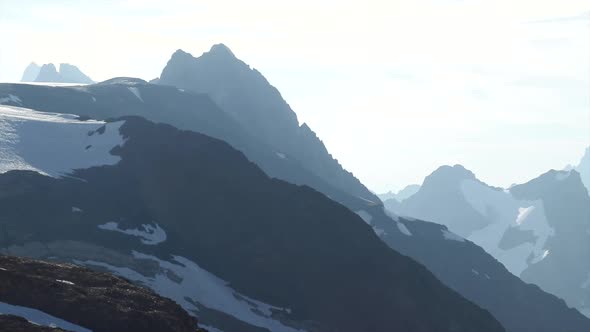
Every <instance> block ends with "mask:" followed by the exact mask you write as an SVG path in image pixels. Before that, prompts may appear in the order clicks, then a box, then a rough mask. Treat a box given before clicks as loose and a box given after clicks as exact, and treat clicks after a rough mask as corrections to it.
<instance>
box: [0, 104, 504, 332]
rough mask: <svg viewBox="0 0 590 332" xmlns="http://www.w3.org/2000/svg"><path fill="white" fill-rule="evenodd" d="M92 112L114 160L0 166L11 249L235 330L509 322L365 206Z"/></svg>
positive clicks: (152, 127) (473, 326) (464, 327)
mask: <svg viewBox="0 0 590 332" xmlns="http://www.w3.org/2000/svg"><path fill="white" fill-rule="evenodd" d="M53 116H56V115H53ZM7 117H9V116H7ZM31 117H32V115H31V114H28V115H27V118H29V119H30V118H31ZM37 118H39V117H37ZM21 119H22V117H21ZM37 121H41V120H37ZM47 121H49V120H47ZM17 122H18V121H17ZM51 122H53V123H56V124H55V126H59V127H69V126H71V125H76V126H80V125H81V124H80V123H79V122H82V123H84V122H85V121H78V122H75V123H74V124H72V123H65V124H64V122H63V121H56V120H51ZM4 123H5V125H7V126H8V125H11V123H12V122H11V120H10V119H8V120H5V121H4ZM88 126H89V127H88V128H87V131H81V132H80V134H79V135H80V136H79V137H78V138H76V139H75V140H76V141H77V140H82V141H84V140H97V137H98V136H103V135H111V136H113V137H122V138H123V143H119V145H117V146H115V147H114V148H113V149H111V154H112V155H114V156H116V157H118V158H120V160H119V161H118V162H117V163H116V164H111V163H104V159H101V160H100V163H98V164H97V165H96V166H94V167H90V168H81V169H76V170H74V171H69V172H62V173H60V175H54V176H53V177H50V176H46V175H41V174H39V172H43V173H46V174H53V173H52V172H48V171H46V170H47V167H52V163H51V160H53V158H49V159H47V160H41V161H38V162H37V163H35V167H36V169H37V172H35V171H30V170H13V171H9V172H7V173H4V174H2V175H0V188H2V192H1V194H0V230H1V232H0V247H1V248H2V251H3V252H5V253H10V254H14V255H19V256H32V257H40V258H50V257H53V258H55V259H59V260H63V261H71V262H75V263H77V264H82V265H87V266H91V267H93V268H96V269H105V270H109V271H112V272H114V273H116V274H119V275H122V276H124V277H125V278H127V279H129V280H133V281H135V282H137V283H140V284H143V285H146V286H149V287H151V288H153V289H154V290H156V291H157V292H159V293H160V294H162V295H164V296H167V297H170V298H172V299H174V300H175V301H176V302H178V303H179V304H180V305H182V306H183V307H184V308H185V309H186V310H188V311H190V312H191V313H195V314H198V315H199V319H200V320H201V321H202V322H203V323H205V324H206V325H213V326H215V327H217V328H220V329H222V330H224V331H243V330H251V331H297V330H310V331H334V330H337V331H359V330H363V331H365V330H372V331H391V330H404V331H433V330H435V331H474V330H477V331H503V330H504V329H503V328H502V327H501V326H500V324H499V323H498V322H497V321H496V320H495V319H494V318H493V317H492V316H491V315H490V314H489V313H488V312H486V311H485V310H482V309H480V308H478V307H477V306H476V305H474V304H473V303H471V302H469V301H467V300H465V299H463V298H462V297H461V296H459V295H458V294H457V293H455V292H453V291H451V290H450V289H448V288H447V287H446V286H444V285H443V284H441V283H440V282H439V281H438V280H437V279H436V278H435V277H434V276H433V275H432V274H431V273H430V272H428V271H427V270H426V269H425V268H424V267H422V266H421V265H419V264H417V263H416V262H414V261H413V260H411V259H409V258H407V257H405V256H402V255H400V254H398V253H397V252H395V251H393V250H391V249H390V248H388V247H387V246H386V245H385V244H383V243H382V242H381V241H380V240H379V238H378V237H377V236H376V235H375V234H374V232H373V230H372V229H371V228H370V227H369V226H368V225H366V224H365V223H364V222H363V221H362V220H361V218H360V217H358V216H357V215H356V214H354V213H352V212H351V211H349V210H348V209H347V208H345V207H344V206H342V205H340V204H338V203H336V202H334V201H332V200H330V199H328V198H327V197H325V196H324V195H322V194H320V193H318V192H317V191H315V190H313V189H311V188H309V187H306V186H296V185H293V184H289V183H286V182H283V181H280V180H277V179H272V178H269V177H268V176H266V175H265V174H264V173H263V172H262V171H261V170H260V169H259V168H258V167H257V166H256V165H255V164H253V163H251V162H250V161H248V160H247V159H246V158H245V157H244V155H243V154H241V153H240V152H238V151H236V150H235V149H233V148H232V147H231V146H229V145H228V144H226V143H224V142H222V141H219V140H216V139H213V138H211V137H207V136H205V135H202V134H198V133H194V132H184V131H179V130H177V129H175V128H173V127H171V126H168V125H162V124H158V125H156V124H153V123H150V122H147V121H145V120H142V119H139V118H124V119H120V120H117V121H113V122H109V123H106V124H100V123H96V122H89V123H88ZM11 128H14V129H15V130H16V132H18V133H19V135H22V137H24V135H32V136H31V137H35V136H34V132H31V131H25V132H20V131H18V130H17V129H19V127H11ZM113 131H115V133H116V132H117V131H118V133H119V134H120V135H112V134H113ZM64 137H68V139H70V140H72V139H73V137H72V135H69V134H68V135H64ZM37 139H38V140H43V139H44V138H43V137H42V136H37ZM89 145H92V146H91V147H90V148H89V150H90V152H91V153H90V154H89V156H93V150H92V148H93V146H94V145H93V144H89ZM79 149H80V150H86V148H85V147H82V146H80V147H79ZM100 155H102V154H100ZM21 157H23V156H21ZM23 158H24V159H25V161H27V159H28V158H26V157H23ZM93 160H94V162H97V161H96V159H93ZM13 164H14V163H13ZM25 164H30V163H25ZM70 168H71V167H70ZM62 169H67V168H65V167H64V168H62ZM392 313H394V314H392ZM242 327H245V328H242Z"/></svg>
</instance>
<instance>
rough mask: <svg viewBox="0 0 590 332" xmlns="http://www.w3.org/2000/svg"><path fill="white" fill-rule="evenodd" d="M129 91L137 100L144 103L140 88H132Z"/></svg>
mask: <svg viewBox="0 0 590 332" xmlns="http://www.w3.org/2000/svg"><path fill="white" fill-rule="evenodd" d="M127 89H129V91H131V93H133V94H134V95H135V97H137V99H139V100H140V101H141V102H142V103H143V102H144V101H143V98H141V93H140V92H139V89H138V88H136V87H134V86H130V87H128V88H127Z"/></svg>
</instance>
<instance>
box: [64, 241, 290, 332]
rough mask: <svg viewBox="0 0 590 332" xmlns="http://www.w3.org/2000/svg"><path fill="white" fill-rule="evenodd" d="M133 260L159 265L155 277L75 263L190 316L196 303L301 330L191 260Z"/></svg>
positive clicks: (284, 330) (276, 327)
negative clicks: (134, 285)
mask: <svg viewBox="0 0 590 332" xmlns="http://www.w3.org/2000/svg"><path fill="white" fill-rule="evenodd" d="M133 256H134V257H135V258H136V259H143V260H146V259H147V260H152V261H155V262H157V263H158V264H159V266H160V272H159V273H157V274H156V275H155V276H154V277H146V276H144V275H142V274H140V273H138V272H136V271H134V270H131V269H129V268H126V267H116V266H113V265H110V264H107V263H103V262H97V261H75V263H76V264H83V265H91V266H100V267H104V268H106V269H108V270H110V271H111V272H113V273H115V274H117V275H119V276H122V277H124V278H127V279H129V280H132V281H135V282H139V283H141V284H143V285H146V286H148V287H150V288H152V289H153V290H154V291H156V292H157V293H158V294H160V295H162V296H166V297H168V298H171V299H173V300H174V301H176V302H177V303H178V304H180V305H181V306H182V307H183V308H184V309H185V310H187V311H188V312H189V313H193V314H194V313H197V312H198V311H199V308H198V307H197V306H196V305H195V303H199V304H201V305H203V306H205V307H207V308H210V309H215V310H218V311H221V312H224V313H226V314H228V315H231V316H233V317H235V318H237V319H239V320H242V321H244V322H246V323H249V324H251V325H255V326H258V327H262V328H266V329H268V330H270V331H277V332H296V331H300V330H297V329H295V328H292V327H288V326H285V325H283V324H282V323H281V322H279V321H277V320H275V319H273V318H272V317H271V315H272V312H273V311H275V310H276V311H282V312H286V310H285V309H283V308H279V307H275V306H272V305H270V304H266V303H264V302H261V301H257V300H255V299H252V298H249V297H247V296H245V295H242V294H240V293H238V292H236V291H235V290H234V289H232V288H231V287H230V286H229V283H228V282H226V281H224V280H222V279H220V278H218V277H217V276H215V275H214V274H212V273H210V272H209V271H207V270H205V269H203V268H201V267H200V266H199V265H197V264H196V263H194V262H193V261H191V260H189V259H187V258H184V257H181V256H173V260H174V261H163V260H160V259H159V258H157V257H155V256H151V255H146V254H143V253H139V252H136V251H134V252H133ZM169 273H173V274H175V275H176V276H178V277H180V279H181V281H180V282H177V281H174V280H171V279H170V278H169V277H168V274H169Z"/></svg>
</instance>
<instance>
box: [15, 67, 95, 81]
mask: <svg viewBox="0 0 590 332" xmlns="http://www.w3.org/2000/svg"><path fill="white" fill-rule="evenodd" d="M35 66H36V64H35V63H32V64H30V65H29V67H27V69H26V70H25V74H23V81H30V82H32V81H34V82H53V83H83V84H92V83H94V82H93V81H92V79H90V77H88V76H86V75H85V74H84V73H83V72H82V71H81V70H80V69H79V68H78V67H76V66H74V65H71V64H68V63H61V64H60V65H59V72H58V71H57V68H56V67H55V65H54V64H53V63H47V64H44V65H43V66H41V67H40V69H39V71H38V74H37V75H34V76H35V78H34V79H30V78H31V77H32V74H31V72H32V71H34V70H35ZM25 76H27V77H26V78H27V79H28V80H25Z"/></svg>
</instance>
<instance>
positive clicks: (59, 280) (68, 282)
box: [55, 279, 75, 285]
mask: <svg viewBox="0 0 590 332" xmlns="http://www.w3.org/2000/svg"><path fill="white" fill-rule="evenodd" d="M55 281H57V282H61V283H62V284H66V285H75V284H74V283H73V282H71V281H68V280H62V279H55Z"/></svg>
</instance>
